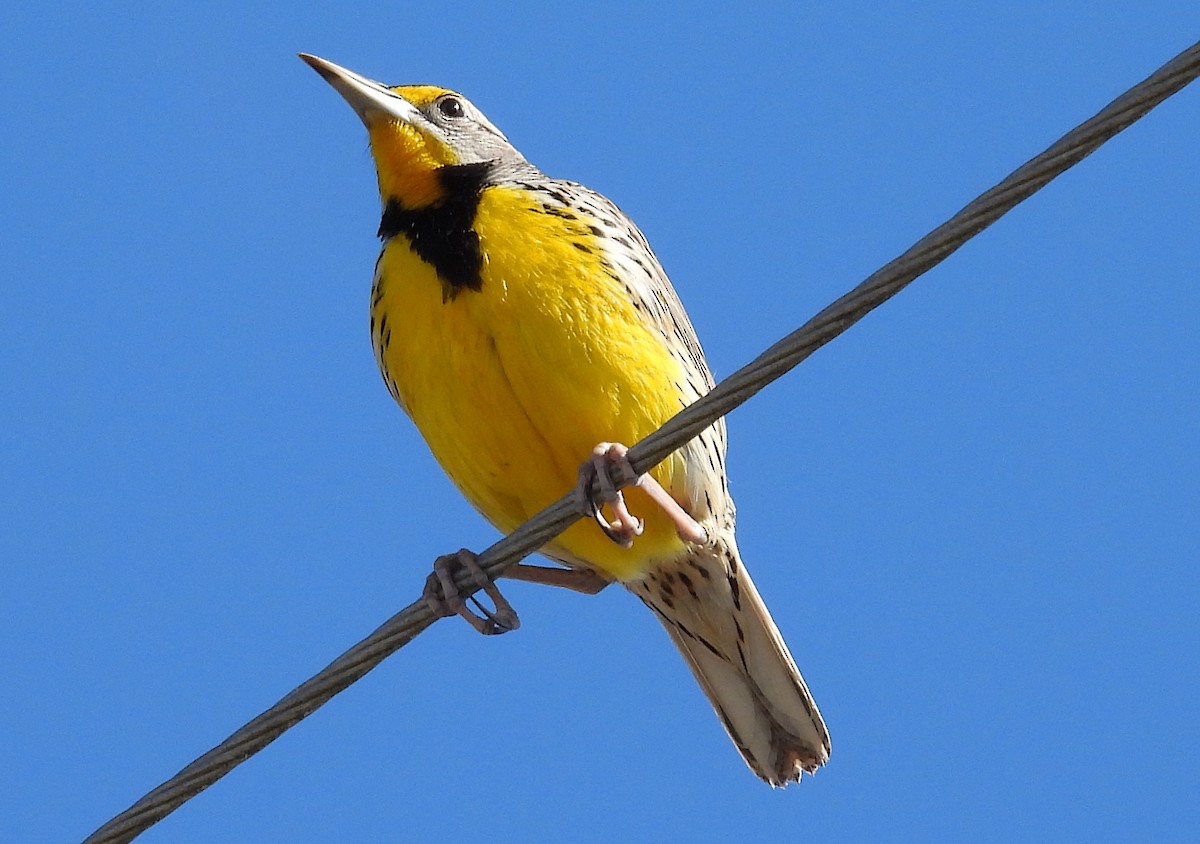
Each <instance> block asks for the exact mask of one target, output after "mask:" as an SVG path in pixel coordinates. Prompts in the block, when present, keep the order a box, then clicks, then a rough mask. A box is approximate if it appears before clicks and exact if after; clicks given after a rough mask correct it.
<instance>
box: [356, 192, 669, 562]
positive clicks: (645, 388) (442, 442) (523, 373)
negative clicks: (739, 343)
mask: <svg viewBox="0 0 1200 844" xmlns="http://www.w3.org/2000/svg"><path fill="white" fill-rule="evenodd" d="M538 204H539V203H538V201H537V200H536V199H534V198H532V197H530V196H529V195H527V194H525V193H523V192H520V191H512V190H507V189H504V190H501V189H496V188H492V189H489V190H487V191H485V193H484V194H483V196H482V197H481V201H480V205H479V209H478V213H477V216H476V223H475V229H476V231H477V232H478V233H479V235H480V242H481V246H482V249H483V252H484V255H485V259H484V267H483V286H482V289H481V290H480V291H478V292H476V291H472V290H462V291H460V292H459V293H458V294H457V295H456V296H453V297H450V298H445V297H444V296H443V285H442V282H441V281H440V280H439V279H438V277H437V275H436V273H435V272H434V270H433V268H432V267H431V266H430V265H428V264H426V263H425V262H424V261H422V260H421V259H420V258H419V257H417V255H416V254H415V253H414V252H413V251H412V250H411V249H410V248H409V246H408V244H407V242H405V241H403V239H402V238H397V239H395V240H393V241H392V242H391V243H390V244H389V245H388V247H387V248H386V249H385V251H384V254H383V257H382V259H381V264H380V267H379V273H380V281H379V287H378V288H377V291H376V295H377V297H378V301H377V303H376V304H375V305H374V307H373V315H374V317H375V325H376V331H377V333H378V332H379V331H380V328H379V326H380V324H381V321H382V317H383V316H384V315H386V316H387V323H386V325H387V330H386V332H385V333H386V334H387V336H388V338H389V339H388V341H387V343H386V346H382V347H381V346H380V345H379V344H378V343H377V348H379V349H380V352H379V353H380V365H381V367H382V368H383V369H384V372H385V377H387V378H389V379H390V381H391V382H393V383H394V384H395V388H396V391H397V393H398V396H399V400H400V401H401V403H402V404H403V406H404V408H405V410H406V411H407V412H408V414H409V415H410V416H411V417H412V419H413V421H414V422H415V423H416V425H417V428H418V429H419V430H420V431H421V434H422V435H423V436H424V438H425V441H426V442H427V443H428V444H429V447H430V449H431V450H432V452H433V454H434V456H435V457H436V458H437V460H438V462H439V463H440V464H441V466H442V468H443V469H444V470H445V471H446V473H447V474H448V475H449V476H450V478H451V479H452V480H453V481H454V483H455V484H456V485H457V486H458V488H459V489H460V490H461V491H462V493H463V494H464V495H465V496H466V497H467V499H468V500H469V501H470V502H471V503H472V504H473V505H474V506H475V507H476V508H477V509H479V511H480V512H482V513H483V514H484V515H485V516H486V517H487V518H488V519H489V520H490V521H491V522H492V523H493V524H494V525H496V527H498V528H499V529H500V530H502V531H505V532H507V531H510V530H512V529H513V528H515V527H516V526H517V525H519V524H520V523H521V522H523V521H525V520H526V519H528V518H529V517H530V516H532V515H533V514H534V513H536V512H538V511H539V510H541V509H542V508H543V507H545V506H547V505H548V504H551V503H553V502H554V501H555V500H556V499H557V498H559V497H560V496H561V495H562V494H563V493H565V492H567V491H568V490H569V489H570V488H571V487H572V486H573V485H574V484H575V479H576V472H577V470H578V466H579V464H580V463H581V462H583V461H584V460H585V459H587V458H588V456H589V455H590V454H591V450H592V447H593V446H595V445H596V443H598V442H601V441H606V440H607V441H615V442H623V443H626V444H632V443H633V442H636V441H637V440H639V439H641V438H642V437H643V436H645V435H646V434H648V433H650V432H651V431H653V430H654V429H655V428H657V427H658V426H659V425H660V424H662V422H664V421H666V419H668V418H669V417H670V416H671V415H673V414H674V413H676V412H677V411H678V410H679V409H680V408H681V407H682V404H683V403H682V399H681V396H680V393H679V390H678V389H677V388H676V387H675V386H674V385H675V384H676V383H682V381H683V373H682V372H681V367H680V365H679V363H678V362H677V361H676V360H675V358H673V357H672V356H671V354H670V353H669V351H668V350H667V348H666V346H665V344H664V341H663V338H662V337H661V336H660V335H659V334H658V333H657V331H655V330H654V329H652V328H649V327H647V326H646V325H645V323H644V322H643V320H642V319H641V318H640V317H639V315H638V313H637V311H636V310H635V308H634V307H633V303H632V302H631V301H630V297H629V294H628V293H626V291H625V290H624V289H623V287H622V285H621V284H620V282H618V281H616V280H614V279H612V278H610V277H609V276H608V275H606V274H605V272H604V271H603V270H602V267H601V266H600V258H599V255H598V252H597V251H596V250H595V249H593V251H591V252H585V251H583V250H580V249H579V248H577V247H576V246H574V245H573V242H583V243H584V245H588V242H587V241H588V240H591V242H592V243H593V244H594V240H592V235H591V234H590V233H589V232H588V231H587V229H586V227H582V228H581V227H580V225H579V224H578V223H572V222H570V221H565V220H562V219H561V218H559V217H555V216H551V215H546V214H541V213H536V212H533V211H531V210H529V209H530V207H531V206H532V207H536V206H537V205H538ZM514 220H517V221H519V223H518V224H516V225H514V224H513V222H512V221H514ZM501 221H505V224H503V225H501ZM682 473H683V462H682V460H681V459H680V458H679V457H678V456H672V457H671V458H669V459H668V460H666V461H664V462H663V463H662V464H661V465H660V466H659V467H657V469H655V470H654V472H653V474H654V476H655V477H656V478H657V479H658V480H659V482H660V483H662V484H663V486H664V487H666V488H667V489H668V490H669V491H670V492H671V493H672V495H674V496H675V497H676V498H678V499H679V500H680V501H681V502H686V499H685V498H684V496H683V475H682ZM626 497H627V501H628V503H629V506H630V509H631V510H632V511H633V513H634V514H635V515H637V516H639V517H640V518H642V519H643V520H644V521H645V523H646V531H645V533H644V535H643V536H641V537H639V538H638V540H637V541H636V542H635V543H634V547H633V548H632V549H629V550H624V549H621V548H619V547H618V546H617V545H615V544H614V543H612V542H611V541H610V540H609V539H608V538H607V537H606V536H604V535H603V534H602V533H601V531H600V530H599V528H598V527H597V526H596V525H595V524H593V523H591V522H590V521H584V522H581V523H579V524H576V525H574V526H573V527H571V528H570V529H568V530H567V531H566V532H565V533H564V534H563V535H562V536H560V537H559V538H558V540H557V541H556V542H555V543H554V544H553V545H552V546H550V547H549V548H548V549H547V551H548V552H549V553H551V554H552V555H555V556H563V557H566V558H567V559H571V560H574V561H578V562H583V563H585V564H587V565H590V566H592V567H594V568H596V569H599V570H600V571H603V572H605V573H607V574H609V575H611V576H613V577H615V578H617V579H619V580H625V579H629V578H631V577H634V576H636V575H638V574H639V573H641V572H642V571H643V570H644V569H645V567H646V565H647V564H648V563H650V562H651V561H653V560H657V559H668V558H671V557H674V556H677V555H678V554H679V553H680V551H681V550H682V548H683V545H682V542H681V541H680V540H679V538H678V537H677V536H676V535H675V532H674V529H673V526H672V525H671V524H670V522H668V521H667V520H666V518H665V517H663V516H662V514H661V512H660V511H659V510H658V509H657V508H656V507H655V506H654V505H653V504H651V503H650V501H649V499H647V498H646V497H645V496H644V495H643V494H642V493H641V491H640V490H637V489H632V490H628V491H627V493H626Z"/></svg>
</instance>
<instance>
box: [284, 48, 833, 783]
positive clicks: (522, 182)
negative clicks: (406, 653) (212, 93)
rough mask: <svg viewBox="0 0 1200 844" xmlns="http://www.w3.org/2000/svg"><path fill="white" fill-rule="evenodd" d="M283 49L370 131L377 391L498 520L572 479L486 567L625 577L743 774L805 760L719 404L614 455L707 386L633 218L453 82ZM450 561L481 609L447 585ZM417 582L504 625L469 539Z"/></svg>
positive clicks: (820, 730)
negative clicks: (570, 493) (501, 561)
mask: <svg viewBox="0 0 1200 844" xmlns="http://www.w3.org/2000/svg"><path fill="white" fill-rule="evenodd" d="M300 58H301V59H303V60H304V61H305V62H306V63H307V64H308V65H309V66H311V67H312V68H313V69H314V70H315V71H316V72H317V73H318V74H320V75H321V76H322V77H323V78H324V79H325V81H326V82H328V83H329V84H331V85H332V86H333V88H334V89H335V90H336V91H337V92H338V93H339V94H341V96H342V97H343V98H344V99H345V100H346V101H347V102H348V103H349V105H350V106H351V107H352V108H353V109H354V111H355V112H356V113H357V115H358V117H359V118H360V119H361V120H362V122H363V124H364V125H365V126H366V129H367V133H368V136H369V141H370V151H371V155H372V157H373V159H374V164H375V169H376V175H377V177H378V183H379V195H380V201H381V206H382V214H381V222H380V226H379V231H378V235H379V237H380V238H381V240H382V251H381V253H380V255H379V258H378V260H377V262H376V264H375V273H374V280H373V283H372V288H371V301H370V333H371V338H372V343H373V347H374V351H375V357H376V361H377V363H378V366H379V370H380V373H381V374H382V376H383V380H384V383H385V384H386V386H387V388H388V390H389V392H390V393H391V395H392V397H393V398H394V399H395V400H396V402H397V403H398V404H399V405H400V407H401V408H402V409H403V410H404V411H405V412H406V413H407V415H408V416H409V417H410V418H411V419H412V421H413V422H414V423H415V425H416V427H417V429H418V430H419V431H420V433H421V435H422V436H423V438H424V439H425V441H426V443H427V445H428V446H429V449H430V451H431V452H432V453H433V456H434V457H435V459H436V460H437V461H438V463H439V464H440V465H441V467H442V468H443V469H444V471H445V472H446V474H447V475H448V476H449V477H450V479H451V480H452V481H453V483H454V484H455V485H456V486H457V487H458V489H459V490H460V491H461V492H462V494H463V495H464V496H465V497H466V499H467V500H468V501H469V502H470V503H471V504H472V505H473V506H474V507H475V508H476V509H477V510H478V511H479V512H480V513H481V514H482V515H483V516H484V517H485V518H486V519H487V520H488V521H490V522H491V523H492V524H493V525H495V527H496V528H498V529H499V530H500V531H503V532H509V531H511V530H513V529H514V528H516V527H517V526H518V525H520V524H521V523H522V522H524V521H526V520H527V519H528V518H530V517H531V516H533V515H534V514H536V513H537V512H539V511H540V510H541V509H543V508H544V507H546V506H548V505H549V504H551V503H553V502H554V501H556V500H557V499H558V498H559V497H560V496H561V495H562V493H563V492H564V491H565V490H568V489H574V490H575V501H576V506H577V507H578V508H579V509H580V511H581V512H583V513H584V514H586V515H588V516H590V517H591V519H587V520H580V521H578V522H576V523H575V524H574V525H572V526H571V527H569V528H568V529H567V530H566V531H564V532H563V533H562V534H561V535H560V536H558V537H557V538H556V539H555V540H553V541H552V542H551V543H550V544H549V545H547V546H546V547H545V548H544V549H542V553H543V554H544V555H545V556H547V557H549V558H550V559H551V560H552V561H553V562H554V563H556V565H554V566H542V565H532V564H525V563H520V564H516V565H514V566H511V567H510V568H509V569H507V570H506V571H505V573H504V575H503V576H504V577H508V578H513V579H517V580H524V581H531V582H536V583H546V584H550V585H555V586H564V587H567V588H571V589H575V590H576V591H580V592H584V593H594V592H598V591H599V590H600V589H602V588H604V587H606V586H608V585H609V584H611V583H620V584H622V585H623V586H624V587H626V588H627V589H628V590H629V591H630V592H632V593H633V594H634V595H636V596H637V597H638V598H640V599H641V601H642V602H643V603H644V604H645V605H646V606H647V607H649V608H650V609H651V610H652V611H653V612H654V614H655V615H656V616H657V617H658V619H659V621H661V623H662V625H663V627H664V628H665V629H666V631H667V633H668V635H669V636H670V638H671V640H672V641H673V642H674V644H675V645H676V646H677V647H678V649H679V651H680V652H681V653H682V655H683V658H684V660H685V661H686V663H687V665H688V667H689V668H690V669H691V671H692V673H693V674H694V675H695V678H696V680H697V681H698V683H699V685H700V687H701V689H702V690H703V691H704V693H705V694H706V695H707V697H708V699H709V701H710V703H711V704H712V706H713V709H714V710H715V711H716V713H717V715H718V717H719V719H720V721H721V723H722V725H723V726H724V728H725V731H726V732H727V733H728V735H729V737H730V738H731V739H732V741H733V744H734V745H735V746H736V748H737V750H738V751H739V752H740V753H741V755H742V758H743V759H744V760H745V762H746V764H747V765H748V766H749V767H750V769H751V771H753V772H754V773H755V774H756V775H757V776H758V777H759V778H761V779H762V780H764V781H765V782H767V783H769V784H770V785H772V786H785V785H787V784H789V783H792V782H799V781H800V779H801V774H802V773H807V774H812V773H814V772H815V771H816V770H817V769H818V768H819V767H820V766H822V765H823V764H825V762H826V761H828V759H829V753H830V741H829V732H828V730H827V729H826V726H825V722H824V720H823V719H822V717H821V714H820V711H819V710H818V709H817V705H816V703H815V702H814V700H813V697H812V695H811V694H810V692H809V689H808V686H807V685H806V684H805V682H804V679H803V678H802V677H801V674H800V671H799V670H798V669H797V667H796V663H795V661H794V659H793V658H792V655H791V653H790V652H789V650H788V647H787V645H786V644H785V643H784V640H783V637H782V635H781V634H780V632H779V629H778V627H777V626H776V624H775V621H774V620H773V619H772V617H771V614H770V612H769V611H768V610H767V607H766V604H765V603H764V602H763V599H762V597H761V596H760V595H759V592H758V590H757V589H756V588H755V585H754V582H753V581H752V580H751V579H750V574H749V572H748V571H747V569H746V566H745V564H744V563H743V562H742V558H741V555H740V554H739V552H738V547H737V543H736V540H735V535H734V529H735V508H734V503H733V499H732V497H731V496H730V492H729V484H728V480H727V477H726V470H725V452H726V429H725V425H724V421H723V420H720V421H718V422H716V423H715V424H713V425H712V426H711V427H709V428H707V429H705V430H704V431H703V432H702V433H701V434H699V435H698V436H697V437H695V438H693V439H692V440H691V441H690V442H689V443H688V444H686V445H685V446H683V447H682V448H680V449H678V450H677V451H675V452H673V453H672V454H671V455H670V456H669V457H668V458H667V459H666V460H664V461H663V462H662V463H660V464H659V465H658V466H657V467H655V468H653V469H651V470H650V471H649V472H647V473H644V474H642V475H637V474H636V473H635V472H634V471H633V469H632V466H631V465H630V463H629V460H628V457H627V456H626V452H627V448H626V446H625V444H626V443H631V442H636V441H638V440H639V439H641V438H642V437H644V436H646V435H647V434H649V433H651V432H652V431H654V430H655V429H657V428H658V427H659V426H660V425H661V424H662V423H663V422H665V421H666V420H667V419H669V418H670V417H671V416H673V415H674V414H675V413H677V412H678V411H679V410H681V409H682V408H684V407H686V406H687V405H689V404H691V403H692V402H694V401H695V400H697V399H698V398H700V397H701V396H703V395H704V394H705V393H707V392H708V391H709V390H711V389H712V387H713V385H714V381H713V376H712V374H711V372H710V371H709V368H708V365H707V363H706V362H705V358H704V354H703V351H702V350H701V347H700V343H699V341H698V339H697V337H696V332H695V330H694V329H693V327H692V324H691V322H690V320H689V319H688V316H687V313H686V312H685V311H684V308H683V305H682V304H681V302H680V299H679V297H678V295H677V294H676V292H675V289H674V288H673V287H672V285H671V282H670V281H669V280H668V278H667V274H666V272H665V271H664V269H663V267H662V265H661V264H660V262H659V260H658V258H657V257H656V256H655V254H654V252H653V250H652V249H651V247H650V244H649V243H648V242H647V240H646V237H645V236H644V235H643V234H642V232H641V231H640V230H639V229H638V228H637V226H636V225H635V224H634V223H633V222H632V221H631V220H630V218H629V217H627V216H626V215H625V214H624V213H623V212H622V211H621V210H620V209H618V207H617V206H616V205H615V204H614V203H613V202H612V201H610V200H609V199H607V198H606V197H604V196H602V195H601V194H599V193H597V192H595V191H593V190H590V189H588V188H586V187H584V186H583V185H581V184H578V183H576V182H571V181H564V180H561V179H556V178H551V177H549V176H547V175H545V174H544V173H542V172H541V171H540V170H539V169H538V168H536V167H535V166H534V165H533V164H531V163H530V162H529V161H527V160H526V159H525V157H524V156H523V155H522V154H521V153H520V152H518V151H517V149H516V147H514V146H513V145H512V144H511V143H510V142H509V140H508V138H507V137H506V136H505V135H504V133H503V132H501V131H500V130H499V129H498V128H497V127H496V126H495V125H493V124H492V122H491V121H489V120H488V119H487V118H486V117H485V116H484V115H483V113H482V112H481V111H480V110H479V109H478V108H476V107H475V105H473V104H472V103H471V102H470V101H469V100H468V99H467V98H466V97H464V96H463V95H462V94H460V93H458V92H456V91H453V90H450V89H447V88H442V87H439V86H436V85H399V86H388V85H384V84H382V83H379V82H375V81H373V80H371V79H369V78H367V77H365V76H362V75H360V74H358V73H355V72H354V71H351V70H348V69H347V68H344V67H341V66H339V65H336V64H334V63H333V62H330V61H327V60H325V59H322V58H318V57H316V56H313V55H309V54H306V53H301V54H300ZM635 513H636V514H637V515H635ZM459 568H466V569H468V570H469V571H472V572H473V573H474V574H475V576H476V578H477V579H478V581H479V583H480V586H481V587H484V588H485V589H486V590H487V593H488V594H489V595H491V596H492V598H493V600H494V601H495V603H496V609H495V610H494V611H493V610H484V614H483V615H478V614H476V613H474V612H472V611H471V610H470V609H469V608H468V607H467V606H466V605H465V604H464V602H463V600H462V598H461V597H460V596H458V595H457V594H456V591H455V589H454V581H453V575H454V573H455V572H456V571H457V570H458V569H459ZM424 596H425V599H426V601H427V603H428V604H429V605H430V607H431V608H433V609H434V611H435V612H436V613H437V614H438V615H442V616H445V615H451V614H455V613H457V614H459V615H462V616H463V617H464V618H466V619H467V620H468V621H470V622H471V623H472V624H473V625H474V626H475V627H476V629H478V630H479V631H480V632H483V633H498V632H506V631H509V630H512V629H515V628H516V627H517V625H518V624H519V620H518V618H517V615H516V612H515V611H514V610H513V609H512V607H511V605H510V604H508V602H507V601H506V600H504V598H503V596H502V594H501V593H500V592H499V590H498V589H497V588H496V587H495V585H494V584H493V583H492V582H491V581H490V580H488V578H487V576H486V575H484V574H483V572H482V570H481V569H480V568H479V566H478V563H477V562H475V559H474V554H472V553H471V552H470V551H468V550H466V549H463V550H461V551H459V552H457V553H456V554H450V555H444V556H443V557H439V558H438V560H437V561H436V562H435V564H434V572H433V574H431V575H430V576H429V579H428V581H427V584H426V589H425V593H424Z"/></svg>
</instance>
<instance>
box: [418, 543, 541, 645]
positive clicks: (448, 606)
mask: <svg viewBox="0 0 1200 844" xmlns="http://www.w3.org/2000/svg"><path fill="white" fill-rule="evenodd" d="M459 568H464V569H466V570H467V571H468V572H470V573H471V574H472V575H473V576H474V578H475V582H476V583H478V584H479V587H480V588H481V589H482V590H483V591H484V592H486V593H487V595H488V597H489V598H491V599H492V603H493V604H495V606H496V608H495V609H494V610H489V609H488V608H487V607H485V606H484V605H483V604H481V603H480V602H479V600H478V599H477V598H476V597H475V596H474V595H472V596H470V597H469V598H468V600H470V602H471V603H472V604H474V605H475V606H476V607H478V608H479V613H476V612H473V611H472V610H471V609H470V608H469V607H468V606H467V604H466V601H464V600H463V596H462V594H461V593H460V592H459V591H458V587H457V586H455V584H454V573H455V571H456V570H457V569H459ZM421 597H422V598H424V599H425V603H426V604H427V605H428V606H429V608H430V609H431V610H433V613H434V615H436V616H438V618H446V617H448V616H452V615H461V616H462V617H463V618H464V619H466V621H467V623H469V624H470V625H471V626H472V627H474V628H475V629H476V630H478V631H479V632H480V633H482V634H483V635H485V636H491V635H495V634H499V633H508V632H510V631H512V630H516V629H517V628H518V627H520V626H521V620H520V619H519V618H518V617H517V612H516V610H514V609H513V608H512V605H511V604H509V603H508V601H507V600H506V599H505V598H504V596H503V595H501V594H500V590H499V589H498V588H497V587H496V584H495V582H493V581H492V580H491V578H489V577H488V576H487V573H486V572H485V571H484V570H483V569H482V568H480V567H479V560H478V558H477V557H476V555H475V554H473V553H472V552H470V551H468V550H467V549H466V548H463V549H462V550H461V551H459V552H457V553H455V554H446V555H444V556H441V557H438V558H437V559H436V560H434V562H433V573H432V574H430V575H429V577H428V578H427V579H426V580H425V590H424V592H423V593H422V595H421ZM480 613H482V615H481V614H480Z"/></svg>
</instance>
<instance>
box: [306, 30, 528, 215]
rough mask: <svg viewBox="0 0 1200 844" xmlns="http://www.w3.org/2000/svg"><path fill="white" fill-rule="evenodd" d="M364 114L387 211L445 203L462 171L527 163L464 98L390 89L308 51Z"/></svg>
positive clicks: (423, 88) (429, 88)
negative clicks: (390, 205)
mask: <svg viewBox="0 0 1200 844" xmlns="http://www.w3.org/2000/svg"><path fill="white" fill-rule="evenodd" d="M300 58H302V59H303V60H304V61H305V62H307V63H308V64H309V66H310V67H312V69H313V70H315V71H316V72H317V73H319V74H321V76H322V77H323V78H324V79H325V81H326V82H328V83H329V84H330V85H332V86H333V87H334V88H335V89H337V92H338V93H339V94H341V95H342V96H343V97H344V98H345V99H346V102H348V103H349V104H350V106H351V108H353V109H354V111H355V112H356V113H357V114H358V116H359V118H361V119H362V122H363V123H364V124H365V125H366V127H367V133H368V134H369V135H370V139H371V154H372V155H373V156H374V158H375V167H376V170H377V171H378V174H379V192H380V196H381V197H382V199H383V202H384V204H385V205H386V204H387V202H388V201H389V200H396V201H399V202H400V203H401V204H402V205H403V206H405V207H407V208H422V207H426V206H429V205H432V204H434V203H436V202H438V201H439V200H441V199H443V198H444V197H445V195H446V192H447V189H448V188H447V184H448V180H447V178H446V176H447V175H448V173H450V172H453V171H454V170H455V169H457V168H459V167H460V166H461V165H481V164H491V163H496V164H501V163H509V162H523V161H524V160H525V159H524V157H523V156H522V155H521V154H520V153H519V152H517V150H516V149H515V148H514V147H513V145H512V144H510V143H509V142H508V138H506V137H504V134H503V133H502V132H501V131H500V130H499V129H497V128H496V127H495V126H493V125H492V124H491V122H490V121H489V120H488V119H487V118H486V117H484V116H483V113H482V112H480V111H479V109H477V108H475V106H474V105H472V104H471V102H470V101H469V100H467V99H466V98H465V97H463V96H462V95H461V94H458V93H455V92H454V91H450V90H447V89H445V88H439V87H437V86H434V85H397V86H395V87H388V86H387V85H383V84H381V83H379V82H374V81H372V80H370V79H367V78H366V77H365V76H360V75H359V74H357V73H355V72H354V71H352V70H347V69H346V68H344V67H340V66H339V65H336V64H334V63H333V62H329V61H326V60H325V59H322V58H318V57H317V56H310V55H308V54H306V53H301V54H300Z"/></svg>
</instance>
